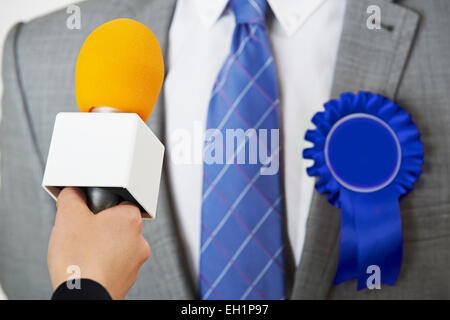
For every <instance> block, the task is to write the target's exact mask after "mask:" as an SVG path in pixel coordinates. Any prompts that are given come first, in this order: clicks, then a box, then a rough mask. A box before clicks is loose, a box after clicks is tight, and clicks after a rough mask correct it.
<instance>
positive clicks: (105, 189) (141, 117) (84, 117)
mask: <svg viewBox="0 0 450 320" xmlns="http://www.w3.org/2000/svg"><path fill="white" fill-rule="evenodd" d="M163 80H164V61H163V56H162V52H161V49H160V47H159V44H158V41H157V39H156V37H155V36H154V34H153V33H152V32H151V31H150V29H148V28H147V27H146V26H145V25H143V24H142V23H140V22H137V21H134V20H131V19H117V20H113V21H110V22H107V23H105V24H103V25H101V26H100V27H98V28H97V29H95V30H94V31H93V32H92V33H91V34H90V35H89V36H88V37H87V38H86V40H85V42H84V43H83V46H82V47H81V50H80V53H79V55H78V59H77V62H76V68H75V92H76V99H77V103H78V107H79V109H80V111H81V113H75V112H62V113H59V114H58V115H57V117H56V120H55V126H54V130H53V135H52V141H51V144H50V149H49V154H48V158H47V165H46V168H45V173H44V179H43V182H42V185H43V187H44V189H45V190H46V191H47V192H49V193H50V195H51V196H52V197H53V198H54V199H56V197H57V196H58V194H59V191H60V190H61V189H62V188H64V187H66V186H73V187H80V188H84V190H85V193H86V197H87V203H88V206H89V207H90V209H91V210H92V211H93V212H94V213H97V212H99V211H101V210H104V209H106V208H109V207H111V206H114V205H116V204H118V203H119V202H120V201H122V200H127V201H131V202H133V203H135V204H136V205H138V206H139V208H140V209H141V213H142V216H143V218H154V217H155V213H156V202H157V198H158V191H159V182H160V179H161V170H162V161H163V156H164V146H163V145H162V143H161V142H160V141H159V140H158V139H157V137H156V136H155V135H154V134H153V132H152V131H151V130H150V129H149V128H148V127H147V126H146V125H145V123H144V122H145V121H147V119H148V118H149V117H150V114H151V113H152V110H153V107H154V105H155V102H156V99H157V98H158V95H159V92H160V90H161V86H162V83H163Z"/></svg>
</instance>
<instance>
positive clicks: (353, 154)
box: [303, 92, 423, 290]
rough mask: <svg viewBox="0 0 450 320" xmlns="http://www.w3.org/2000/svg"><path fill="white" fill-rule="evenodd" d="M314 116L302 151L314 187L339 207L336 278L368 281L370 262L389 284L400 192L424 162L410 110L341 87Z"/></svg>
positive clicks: (398, 236)
mask: <svg viewBox="0 0 450 320" xmlns="http://www.w3.org/2000/svg"><path fill="white" fill-rule="evenodd" d="M324 108H325V110H324V111H323V112H318V113H316V114H315V115H314V117H313V118H312V122H313V123H314V124H315V126H316V129H315V130H308V131H307V133H306V136H305V139H306V140H307V141H310V142H312V143H313V147H312V148H308V149H305V150H304V151H303V157H304V158H306V159H312V160H314V165H313V166H312V167H310V168H308V169H307V172H308V175H310V176H316V177H318V180H317V183H316V185H315V186H316V189H317V191H318V192H319V193H321V194H328V201H329V202H330V203H331V204H332V205H334V206H335V207H337V208H340V209H341V234H340V235H341V237H340V253H339V264H338V270H337V273H336V279H335V284H339V283H341V282H343V281H347V280H350V279H354V278H357V279H358V290H360V289H362V288H365V287H366V282H367V279H368V277H369V276H370V274H368V270H370V269H368V268H369V267H370V268H373V267H371V266H377V267H379V270H380V273H381V282H383V283H386V284H389V285H393V284H394V283H395V281H396V280H397V278H398V275H399V271H400V266H401V260H402V229H401V218H400V207H399V199H400V197H402V196H404V195H406V194H407V193H408V192H409V191H411V190H412V189H413V184H414V182H415V181H416V180H417V179H418V178H419V176H420V173H421V169H420V168H421V165H422V163H423V144H422V142H421V141H420V134H419V132H418V130H417V127H416V126H415V124H414V123H413V121H412V119H411V117H410V115H409V114H408V113H406V112H405V110H403V109H402V108H400V107H399V106H398V105H397V104H396V103H394V102H393V101H391V100H389V99H388V98H386V97H384V96H382V95H380V94H373V93H370V92H358V93H357V94H353V93H343V94H341V96H340V98H339V99H337V100H331V101H329V102H327V103H326V104H325V105H324Z"/></svg>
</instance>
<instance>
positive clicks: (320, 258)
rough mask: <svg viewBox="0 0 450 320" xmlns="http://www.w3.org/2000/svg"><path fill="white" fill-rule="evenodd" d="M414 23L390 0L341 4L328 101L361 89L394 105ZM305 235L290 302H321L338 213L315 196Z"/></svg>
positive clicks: (333, 261) (335, 251)
mask: <svg viewBox="0 0 450 320" xmlns="http://www.w3.org/2000/svg"><path fill="white" fill-rule="evenodd" d="M371 5H376V6H378V7H379V8H380V13H381V26H382V29H381V30H376V29H375V30H370V29H369V28H368V27H367V19H368V17H369V15H370V14H368V13H367V8H368V7H369V6H371ZM418 21H419V16H418V14H417V13H415V12H413V11H411V10H409V9H406V8H404V7H401V6H399V5H397V4H395V3H392V1H383V0H347V8H346V13H345V18H344V25H343V30H342V35H341V40H340V44H339V51H338V57H337V62H336V68H335V74H334V81H333V88H332V92H331V96H332V97H333V98H337V97H338V96H339V94H340V93H342V92H345V91H352V92H357V91H359V90H366V91H371V92H374V93H381V94H384V95H385V96H388V97H390V98H391V99H394V100H395V97H396V93H397V90H398V86H399V83H400V81H401V78H402V75H403V71H404V69H405V66H406V63H407V59H408V56H409V53H410V50H411V45H412V43H413V39H414V35H415V33H416V29H417V26H418ZM306 230H307V231H306V236H305V245H304V249H303V253H302V257H301V262H300V265H299V266H298V268H297V270H296V273H295V280H294V285H293V292H292V299H324V298H326V297H327V295H328V293H329V291H330V289H331V287H332V284H333V281H334V276H335V273H336V269H337V262H338V256H339V242H340V239H339V233H340V210H339V209H336V208H334V207H333V206H332V205H331V204H329V203H328V201H327V198H326V196H322V195H319V194H318V193H317V192H315V193H314V196H313V200H312V203H311V209H310V213H309V218H308V223H307V229H306ZM355 290H356V289H355Z"/></svg>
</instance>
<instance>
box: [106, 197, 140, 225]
mask: <svg viewBox="0 0 450 320" xmlns="http://www.w3.org/2000/svg"><path fill="white" fill-rule="evenodd" d="M98 215H101V216H112V215H119V216H120V217H122V218H123V219H125V220H124V221H128V222H130V223H131V224H135V225H136V226H138V227H139V228H138V229H139V232H140V231H142V217H141V211H140V210H139V208H138V207H137V206H136V205H135V204H133V203H131V202H129V201H123V202H121V203H120V204H118V205H117V206H114V207H111V208H108V209H106V210H103V211H101V212H99V213H98V214H97V216H98Z"/></svg>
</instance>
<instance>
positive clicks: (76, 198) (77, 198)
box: [56, 187, 90, 214]
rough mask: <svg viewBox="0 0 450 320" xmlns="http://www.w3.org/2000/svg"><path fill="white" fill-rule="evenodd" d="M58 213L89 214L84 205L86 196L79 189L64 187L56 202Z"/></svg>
mask: <svg viewBox="0 0 450 320" xmlns="http://www.w3.org/2000/svg"><path fill="white" fill-rule="evenodd" d="M56 207H57V208H58V212H63V213H65V214H67V213H73V212H88V213H89V212H90V210H89V208H88V206H87V205H86V196H85V194H84V192H83V191H82V190H80V189H79V188H73V187H66V188H64V189H63V190H61V192H60V193H59V195H58V199H57V201H56Z"/></svg>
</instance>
